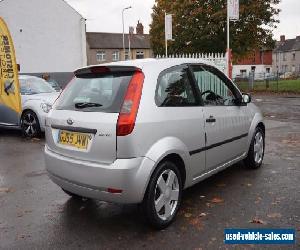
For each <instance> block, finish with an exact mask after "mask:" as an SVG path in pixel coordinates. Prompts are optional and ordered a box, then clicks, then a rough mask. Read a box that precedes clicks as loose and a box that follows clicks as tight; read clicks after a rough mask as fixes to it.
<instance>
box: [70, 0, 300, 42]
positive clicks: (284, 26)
mask: <svg viewBox="0 0 300 250" xmlns="http://www.w3.org/2000/svg"><path fill="white" fill-rule="evenodd" d="M66 1H67V2H68V3H69V4H70V5H71V6H73V7H74V8H75V9H76V10H78V12H80V13H81V14H82V15H83V17H85V18H86V19H87V31H95V32H119V33H121V32H122V9H123V8H125V7H128V6H132V7H133V8H132V9H130V10H126V11H125V14H124V19H125V31H128V27H129V26H134V27H135V26H136V24H137V21H138V20H140V21H141V22H142V23H143V24H144V26H145V32H146V33H148V32H149V24H150V23H151V12H152V7H153V5H154V2H155V1H154V0H66ZM279 8H280V9H282V12H281V13H280V16H279V18H280V24H279V27H278V29H277V30H275V31H274V37H275V38H276V39H279V36H280V35H281V34H285V35H286V38H295V36H296V35H300V15H299V10H300V0H282V3H281V4H280V5H279Z"/></svg>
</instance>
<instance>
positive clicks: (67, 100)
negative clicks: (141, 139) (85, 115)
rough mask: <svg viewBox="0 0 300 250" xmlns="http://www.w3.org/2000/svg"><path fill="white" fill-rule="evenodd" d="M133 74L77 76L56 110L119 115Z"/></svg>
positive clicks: (113, 73) (110, 73)
mask: <svg viewBox="0 0 300 250" xmlns="http://www.w3.org/2000/svg"><path fill="white" fill-rule="evenodd" d="M133 74H134V72H132V71H130V72H109V73H102V74H83V75H77V76H76V77H74V79H73V80H72V81H71V82H70V83H69V84H68V86H67V87H66V89H65V90H64V91H63V93H62V95H61V96H60V98H59V99H58V101H57V104H56V105H55V109H57V110H77V111H82V112H107V113H119V112H120V109H121V105H122V103H123V100H124V97H125V94H126V90H127V87H128V84H129V82H130V80H131V78H132V76H133Z"/></svg>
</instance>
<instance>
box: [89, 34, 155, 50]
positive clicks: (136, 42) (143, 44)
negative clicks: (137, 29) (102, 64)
mask: <svg viewBox="0 0 300 250" xmlns="http://www.w3.org/2000/svg"><path fill="white" fill-rule="evenodd" d="M86 36H87V42H88V44H89V46H90V49H121V48H123V34H122V33H100V32H99V33H98V32H87V35H86ZM128 36H129V35H128V34H125V46H126V48H128ZM130 47H131V48H132V49H150V38H149V35H148V34H144V35H137V34H134V35H132V38H131V42H130Z"/></svg>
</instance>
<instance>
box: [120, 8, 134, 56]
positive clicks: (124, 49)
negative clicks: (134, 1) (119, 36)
mask: <svg viewBox="0 0 300 250" xmlns="http://www.w3.org/2000/svg"><path fill="white" fill-rule="evenodd" d="M131 8H132V7H131V6H128V7H126V8H124V9H123V10H122V24H123V54H124V57H123V58H124V60H125V34H124V11H125V10H128V9H131Z"/></svg>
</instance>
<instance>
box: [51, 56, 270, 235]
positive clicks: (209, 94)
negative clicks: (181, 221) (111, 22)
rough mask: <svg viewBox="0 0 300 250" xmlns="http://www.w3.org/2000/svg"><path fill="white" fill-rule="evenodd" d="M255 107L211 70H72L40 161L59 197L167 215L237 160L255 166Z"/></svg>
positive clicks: (152, 66)
mask: <svg viewBox="0 0 300 250" xmlns="http://www.w3.org/2000/svg"><path fill="white" fill-rule="evenodd" d="M264 138H265V125H264V123H263V116H262V114H261V112H260V111H259V109H258V108H257V107H256V106H255V105H254V104H253V103H251V97H250V95H248V94H242V93H241V92H240V91H239V89H238V88H237V87H236V86H235V85H234V84H233V83H232V81H231V80H229V79H228V78H227V77H226V76H225V75H224V74H223V73H222V72H221V71H219V70H218V69H216V68H215V67H214V66H213V65H211V64H207V63H205V62H204V61H199V60H197V59H157V60H156V59H147V60H146V59H145V60H135V61H126V62H117V63H110V64H105V65H101V66H100V65H99V66H90V67H87V68H83V69H79V70H77V71H76V72H75V77H74V79H73V80H72V81H71V82H70V84H69V85H68V86H67V87H66V88H65V90H64V91H63V92H62V94H61V96H60V97H59V99H58V100H57V102H56V103H55V105H54V107H53V109H52V110H51V111H50V112H49V115H48V116H47V118H46V145H45V161H46V169H47V172H48V174H49V176H50V178H51V179H52V180H53V181H54V182H55V183H56V184H57V185H59V186H60V187H61V188H62V189H63V190H64V191H65V192H66V193H67V194H69V195H71V196H73V197H75V198H80V197H86V198H92V199H99V200H103V201H108V202H116V203H139V204H141V207H142V211H143V213H144V214H145V217H146V218H147V220H148V221H149V223H150V224H151V225H153V226H154V227H156V228H159V229H162V228H165V227H167V226H168V225H169V224H170V223H171V222H172V221H173V220H174V218H175V215H176V213H177V211H178V208H179V206H180V204H181V201H182V190H183V189H186V188H188V187H190V186H192V185H194V184H196V183H198V182H200V181H202V180H203V179H205V178H207V177H209V176H211V175H213V174H215V173H217V172H219V171H221V170H223V169H225V168H227V167H229V166H230V165H232V164H234V163H237V162H239V161H242V160H243V161H244V163H245V164H246V165H247V166H248V167H250V168H255V169H256V168H259V167H260V166H261V165H262V161H263V157H264V147H265V143H264Z"/></svg>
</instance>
